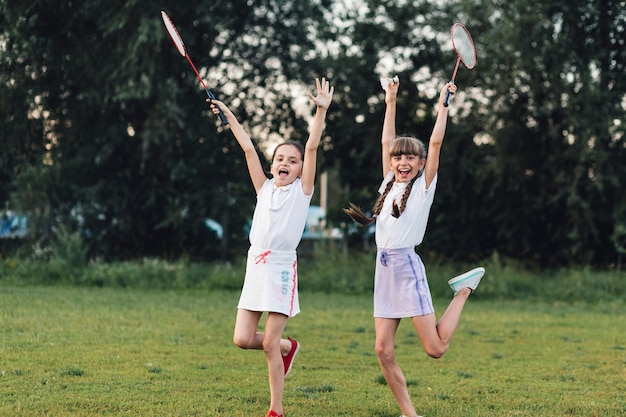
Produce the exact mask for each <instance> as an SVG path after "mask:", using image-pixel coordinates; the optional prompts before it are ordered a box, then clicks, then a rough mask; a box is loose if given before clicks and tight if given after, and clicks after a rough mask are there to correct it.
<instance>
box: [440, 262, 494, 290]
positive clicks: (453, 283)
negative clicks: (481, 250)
mask: <svg viewBox="0 0 626 417" xmlns="http://www.w3.org/2000/svg"><path fill="white" fill-rule="evenodd" d="M483 275H485V268H483V267H482V266H479V267H478V268H474V269H472V270H471V271H467V272H466V273H464V274H461V275H458V276H456V277H454V278H452V279H451V280H449V281H448V285H449V286H450V288H452V291H454V295H457V294H458V292H459V291H461V290H462V289H463V288H469V289H470V290H472V292H474V290H476V287H478V283H480V279H481V278H482V277H483Z"/></svg>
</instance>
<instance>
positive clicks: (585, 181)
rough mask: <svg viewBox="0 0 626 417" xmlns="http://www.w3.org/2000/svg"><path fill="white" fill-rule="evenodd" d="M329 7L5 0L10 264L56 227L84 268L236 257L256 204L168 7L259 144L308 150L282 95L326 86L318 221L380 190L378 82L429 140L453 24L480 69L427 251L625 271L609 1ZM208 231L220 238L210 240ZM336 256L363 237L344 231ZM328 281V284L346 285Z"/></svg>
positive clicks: (4, 196)
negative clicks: (324, 177) (12, 234)
mask: <svg viewBox="0 0 626 417" xmlns="http://www.w3.org/2000/svg"><path fill="white" fill-rule="evenodd" d="M342 3H343V2H334V1H332V0H298V1H279V0H263V1H254V2H250V1H244V0H234V1H226V2H200V1H190V2H173V1H165V2H164V3H161V4H152V3H146V2H145V1H141V0H130V1H125V2H120V1H104V0H86V1H84V2H81V3H80V4H79V3H76V2H71V1H52V2H50V1H43V0H34V1H29V2H17V1H13V0H0V27H1V28H2V29H1V30H0V62H1V65H2V71H0V114H1V115H2V116H1V120H2V129H0V143H2V145H3V152H2V154H1V155H0V202H1V203H2V205H3V208H9V209H12V210H19V211H21V212H23V213H25V214H27V215H28V217H29V222H30V223H29V224H30V225H31V230H32V234H31V237H30V240H28V241H25V242H24V243H23V245H22V247H21V252H20V253H22V254H32V253H30V252H37V251H32V248H39V249H41V252H43V253H44V254H47V253H49V251H50V249H51V248H52V247H53V245H55V240H54V239H55V236H56V234H57V230H58V229H59V227H60V225H62V226H63V227H64V228H65V230H66V233H68V234H69V235H68V236H72V235H73V233H74V232H77V233H79V234H80V238H81V242H82V245H84V248H85V250H86V256H87V259H89V260H98V261H107V260H117V261H123V260H129V259H140V258H142V257H149V258H164V259H169V260H173V259H179V258H183V259H190V260H215V259H220V260H232V259H235V258H238V257H241V256H242V254H243V253H244V252H245V250H246V248H247V244H248V243H247V239H246V238H247V236H246V232H245V229H244V225H245V223H246V221H247V219H248V218H249V217H250V216H251V214H252V210H253V206H254V203H255V198H254V192H253V189H252V186H251V184H250V180H249V178H248V173H247V169H246V166H245V161H244V158H243V155H242V153H241V151H240V149H239V147H238V145H237V144H236V142H235V140H234V139H233V138H232V135H231V134H230V132H228V131H227V130H225V129H224V128H223V127H222V126H221V125H220V124H219V122H218V120H217V119H216V118H215V117H214V116H213V115H212V114H210V113H209V112H208V107H207V104H206V103H205V94H204V92H203V91H202V89H201V88H200V86H199V83H198V81H197V79H196V78H195V76H194V74H193V72H192V71H191V69H190V68H189V66H188V64H187V62H186V60H185V59H184V58H182V57H180V56H179V55H178V54H177V52H176V50H175V48H174V46H173V45H172V43H171V41H170V39H169V37H168V35H167V33H166V32H165V30H164V28H163V25H162V23H161V20H160V15H159V12H160V10H161V9H164V10H166V11H167V12H168V13H169V14H170V16H171V17H172V19H173V20H174V22H175V24H176V25H177V26H178V28H179V30H180V32H181V35H182V37H183V39H184V41H185V43H186V46H187V49H188V51H189V53H190V55H191V56H192V58H193V60H194V62H195V63H196V66H197V67H198V69H199V70H200V72H201V73H202V75H203V77H204V78H205V80H206V81H207V84H208V85H209V86H210V87H211V88H212V89H213V90H214V92H215V93H216V95H217V96H218V98H221V99H223V100H224V101H225V102H227V104H229V105H231V107H232V108H233V110H234V111H235V113H236V114H237V116H238V118H239V119H240V120H241V121H242V123H243V124H244V125H245V127H246V129H248V131H250V132H251V135H252V136H253V139H255V140H256V141H257V143H259V144H260V147H259V151H265V150H266V149H265V146H266V145H267V146H268V147H269V146H270V143H269V142H274V141H276V140H282V139H290V138H291V139H297V140H302V141H303V140H305V139H306V136H307V130H308V125H307V121H306V120H305V118H303V117H301V115H302V114H303V113H304V114H306V113H307V112H310V111H311V107H310V103H307V105H309V107H306V105H305V107H303V108H302V109H300V108H295V107H297V106H295V107H294V102H296V103H301V101H300V99H301V98H303V94H302V91H304V90H303V89H304V88H306V89H310V88H311V86H312V82H313V79H314V78H315V77H319V76H323V75H326V76H327V77H329V78H330V79H331V82H332V84H333V85H334V86H335V87H336V93H335V99H334V102H333V104H332V106H331V109H330V112H329V115H328V119H327V126H326V133H325V136H324V138H323V141H322V146H321V148H322V150H321V152H320V153H319V154H320V155H319V156H320V163H319V170H320V172H321V171H323V170H327V171H329V172H330V178H331V183H330V184H329V194H328V215H329V221H330V223H331V224H333V225H335V226H338V227H341V226H342V225H344V226H345V224H346V223H349V219H348V218H347V217H346V216H345V215H344V213H343V212H342V210H341V209H342V208H343V207H346V205H347V203H348V202H349V201H351V202H354V203H356V204H358V205H361V206H362V207H364V208H367V207H369V206H370V205H371V204H372V203H373V201H374V199H375V198H376V189H377V188H378V185H379V182H380V164H381V162H382V161H381V160H380V142H379V140H380V130H381V126H382V117H383V111H384V103H383V95H382V92H381V89H380V86H379V85H378V77H379V76H381V75H395V74H398V75H399V76H400V79H401V90H400V96H399V102H398V120H397V127H398V128H397V130H398V133H406V134H411V135H415V136H417V137H419V138H421V139H423V140H424V141H427V140H428V137H429V135H430V131H431V128H432V125H433V122H434V116H435V115H434V112H433V109H434V105H435V100H436V92H437V90H438V88H439V87H440V86H441V85H442V84H443V83H444V82H445V81H446V80H447V79H448V78H449V77H450V75H451V71H452V69H453V65H454V54H453V52H452V51H451V50H450V45H449V38H448V31H449V28H450V26H451V25H452V23H453V22H455V21H460V22H463V23H466V24H467V25H468V27H469V29H470V31H471V33H472V35H473V38H474V41H475V43H476V46H477V51H478V60H477V66H476V68H475V69H474V70H472V71H468V70H465V69H463V68H461V69H460V70H459V73H458V75H457V79H456V82H457V84H458V85H459V95H458V97H457V98H456V100H454V101H453V103H452V111H451V113H450V114H451V117H450V122H449V125H448V132H447V135H446V139H445V142H444V147H443V151H442V156H441V158H442V159H441V168H440V175H439V182H438V189H437V196H436V198H435V203H434V206H433V209H432V212H431V217H430V221H429V226H428V230H427V234H426V238H425V241H424V243H423V246H422V247H421V248H419V251H420V253H421V254H425V255H427V256H429V257H432V258H436V259H442V260H448V261H454V262H459V263H473V262H477V261H480V260H484V259H489V258H490V257H492V256H497V255H498V254H502V255H504V256H505V257H506V258H507V259H516V260H517V261H520V262H523V263H526V264H528V265H529V266H531V267H533V268H534V267H548V268H552V269H558V268H560V267H563V266H578V265H585V264H589V265H593V266H602V267H608V268H616V269H618V270H619V269H620V268H621V263H622V261H623V255H624V253H625V251H626V250H625V249H624V248H625V247H626V244H625V243H624V242H625V240H626V238H625V236H626V232H625V230H626V214H625V213H626V208H625V207H626V198H625V197H624V195H626V194H625V193H624V192H623V190H624V189H625V186H626V163H625V161H626V145H625V143H624V140H625V137H624V133H625V132H624V130H625V124H624V120H626V108H625V106H626V104H625V100H626V99H625V97H626V85H625V83H626V79H625V78H624V73H625V72H626V71H625V68H624V65H625V63H626V47H625V45H624V42H625V39H626V36H624V28H625V27H626V9H625V6H624V3H623V2H615V1H610V0H601V1H589V0H576V1H573V2H568V3H567V4H565V3H563V2H561V1H556V0H550V1H544V2H541V3H537V2H532V1H529V0H512V1H506V2H504V1H495V2H493V1H491V2H487V1H482V0H478V1H473V2H467V1H463V2H461V1H453V2H444V4H439V3H437V2H408V1H406V2H397V1H384V0H363V1H362V4H363V7H356V6H355V7H353V8H349V9H346V8H344V7H341V4H342ZM305 102H306V99H304V100H303V101H302V103H305ZM319 189H320V188H319V186H318V192H317V195H316V197H315V200H314V201H317V199H318V198H319ZM206 218H212V219H215V220H217V221H218V222H220V223H221V224H222V225H223V226H224V238H223V239H221V240H220V239H218V238H217V237H216V236H215V235H214V234H213V233H212V232H211V231H210V230H208V229H207V228H206V227H205V226H204V225H203V220H204V219H206ZM344 229H346V227H344ZM369 245H370V246H369V247H371V242H370V243H369ZM1 247H2V248H3V249H2V250H3V252H6V250H5V248H10V249H11V250H13V245H9V244H2V245H1ZM346 247H347V249H348V250H350V251H354V250H361V248H362V247H363V242H361V241H360V239H358V238H356V237H351V238H349V239H348V240H347V243H346ZM35 254H36V255H37V256H39V255H40V254H39V253H38V252H37V253H35ZM335 273H336V274H337V276H336V277H328V279H329V283H328V285H327V287H328V288H335V287H336V288H343V289H350V288H351V287H352V286H353V282H351V281H349V280H346V278H345V274H344V273H342V271H335ZM105 281H106V280H105Z"/></svg>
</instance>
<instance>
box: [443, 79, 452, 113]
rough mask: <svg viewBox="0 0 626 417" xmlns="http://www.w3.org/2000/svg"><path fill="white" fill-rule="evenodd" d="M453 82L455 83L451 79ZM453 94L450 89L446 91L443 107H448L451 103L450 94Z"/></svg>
mask: <svg viewBox="0 0 626 417" xmlns="http://www.w3.org/2000/svg"><path fill="white" fill-rule="evenodd" d="M450 82H451V83H454V80H451V81H450ZM451 95H452V93H450V90H448V91H446V98H445V100H443V107H448V104H449V103H450V96H451Z"/></svg>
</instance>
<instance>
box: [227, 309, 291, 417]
mask: <svg viewBox="0 0 626 417" xmlns="http://www.w3.org/2000/svg"><path fill="white" fill-rule="evenodd" d="M262 314H263V313H262V312H259V311H250V310H244V309H239V310H237V320H236V322H235V332H234V336H233V342H234V343H235V345H237V346H239V347H240V348H242V349H253V350H263V351H264V352H265V357H266V360H267V370H268V377H269V384H270V398H271V400H270V409H271V410H273V411H275V412H276V413H278V414H282V413H283V406H282V401H283V391H284V384H285V383H284V379H285V378H284V376H285V369H284V364H283V360H282V355H286V354H287V353H289V351H290V350H291V342H290V341H289V340H286V339H281V335H282V334H283V331H284V329H285V326H286V324H287V316H285V315H283V314H279V313H269V314H268V316H267V322H266V325H265V332H258V331H257V329H258V327H259V321H260V319H261V315H262Z"/></svg>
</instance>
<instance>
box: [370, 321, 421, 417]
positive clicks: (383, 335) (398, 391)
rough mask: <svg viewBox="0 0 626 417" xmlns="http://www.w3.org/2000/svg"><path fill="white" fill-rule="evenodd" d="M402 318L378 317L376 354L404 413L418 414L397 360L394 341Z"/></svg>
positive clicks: (406, 414)
mask: <svg viewBox="0 0 626 417" xmlns="http://www.w3.org/2000/svg"><path fill="white" fill-rule="evenodd" d="M399 324H400V319H384V318H380V317H376V318H375V319H374V325H375V328H376V356H377V357H378V362H379V363H380V368H381V370H382V371H383V375H384V377H385V380H386V381H387V385H389V388H390V389H391V392H392V393H393V395H394V397H395V398H396V401H397V402H398V405H399V406H400V409H401V410H402V414H403V415H405V416H408V417H412V416H416V413H415V408H414V407H413V404H412V403H411V398H410V397H409V390H408V388H407V386H406V379H405V378H404V374H403V373H402V370H401V369H400V366H399V365H398V363H397V362H396V355H395V347H394V341H395V337H396V331H397V330H398V325H399Z"/></svg>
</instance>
